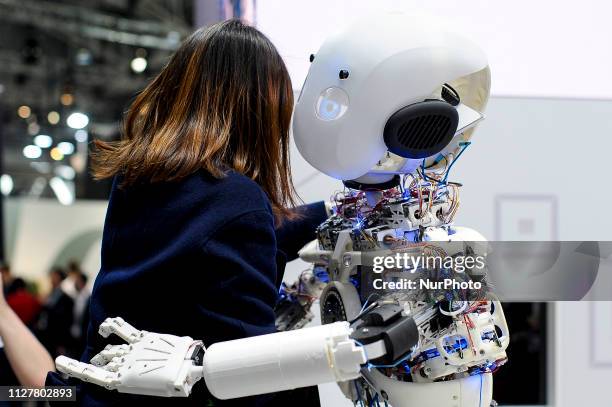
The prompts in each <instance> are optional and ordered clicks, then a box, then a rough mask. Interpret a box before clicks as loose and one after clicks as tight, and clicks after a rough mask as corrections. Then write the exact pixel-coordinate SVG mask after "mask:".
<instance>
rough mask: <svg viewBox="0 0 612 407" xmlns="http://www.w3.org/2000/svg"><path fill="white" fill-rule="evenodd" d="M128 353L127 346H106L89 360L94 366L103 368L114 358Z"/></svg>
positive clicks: (128, 348)
mask: <svg viewBox="0 0 612 407" xmlns="http://www.w3.org/2000/svg"><path fill="white" fill-rule="evenodd" d="M129 351H130V347H129V346H128V345H106V348H104V350H103V351H102V352H100V353H98V354H97V355H96V356H94V357H93V358H91V364H92V365H94V366H104V365H105V364H107V363H108V362H110V361H111V360H112V359H113V358H114V357H118V356H123V355H125V354H127V353H128V352H129Z"/></svg>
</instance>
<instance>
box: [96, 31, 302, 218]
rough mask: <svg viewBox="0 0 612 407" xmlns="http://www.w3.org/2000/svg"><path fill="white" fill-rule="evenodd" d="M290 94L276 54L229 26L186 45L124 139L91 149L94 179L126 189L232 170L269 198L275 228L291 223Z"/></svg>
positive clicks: (131, 116) (133, 111) (255, 34)
mask: <svg viewBox="0 0 612 407" xmlns="http://www.w3.org/2000/svg"><path fill="white" fill-rule="evenodd" d="M292 109H293V90H292V87H291V80H290V78H289V74H288V73H287V69H286V67H285V64H284V63H283V60H282V59H281V57H280V55H279V54H278V52H277V50H276V48H275V47H274V45H273V44H272V43H271V42H270V41H269V40H268V39H267V38H266V37H265V36H264V35H263V34H262V33H261V32H259V31H258V30H257V29H255V28H253V27H249V26H247V25H244V24H242V23H241V22H240V21H237V20H229V21H225V22H222V23H218V24H215V25H213V26H211V27H209V28H207V29H199V30H197V31H196V32H194V33H193V34H192V35H191V36H189V38H187V39H186V40H185V41H184V42H183V44H182V45H181V47H180V48H179V49H178V50H177V51H176V53H175V54H174V55H173V56H172V58H171V60H170V62H169V63H168V64H167V65H166V66H165V67H164V68H163V70H162V71H161V72H160V74H159V75H158V76H157V77H156V78H155V79H153V81H152V82H151V83H150V84H149V85H148V86H147V87H146V88H145V89H144V90H143V91H142V92H141V93H140V94H139V95H138V96H137V97H136V99H135V100H134V102H133V103H132V105H131V106H130V108H129V110H128V111H127V113H126V116H125V119H124V122H123V131H122V138H121V140H120V141H117V142H104V141H101V140H96V141H95V149H94V152H93V153H92V159H93V165H92V168H93V174H94V177H95V178H96V179H103V178H109V177H113V176H116V175H120V176H121V179H122V184H121V185H122V186H129V185H132V184H134V183H136V182H142V181H144V182H159V181H173V180H179V179H181V178H184V177H186V176H188V175H190V174H193V173H194V172H196V171H198V170H200V169H204V170H206V171H207V172H208V173H210V174H211V175H213V176H214V177H217V178H220V177H223V176H224V174H225V173H226V171H228V170H234V171H237V172H239V173H241V174H244V175H246V176H247V177H249V178H251V179H252V180H254V181H255V182H257V183H258V184H259V185H260V186H261V188H262V189H263V190H264V191H265V192H266V193H267V195H268V198H269V199H270V201H271V204H272V208H273V210H274V213H275V215H276V218H277V221H280V220H282V218H283V217H286V216H290V211H289V208H290V207H291V206H293V205H294V204H295V200H296V198H295V196H296V195H295V189H294V187H293V184H292V181H291V172H290V165H289V126H290V122H291V112H292Z"/></svg>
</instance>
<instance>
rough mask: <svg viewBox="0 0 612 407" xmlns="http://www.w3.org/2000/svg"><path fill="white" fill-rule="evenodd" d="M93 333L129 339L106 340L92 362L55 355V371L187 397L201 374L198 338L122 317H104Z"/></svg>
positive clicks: (123, 388) (127, 389) (124, 389)
mask: <svg viewBox="0 0 612 407" xmlns="http://www.w3.org/2000/svg"><path fill="white" fill-rule="evenodd" d="M98 332H99V333H100V335H102V336H103V337H105V338H106V337H108V336H110V335H111V334H116V335H117V336H119V337H120V338H122V339H123V340H125V341H126V342H127V343H128V344H124V345H108V346H107V347H106V348H105V349H104V350H103V351H102V352H100V353H98V354H97V355H96V356H94V357H93V358H92V359H91V363H92V364H87V363H82V362H79V361H77V360H74V359H70V358H67V357H65V356H59V357H58V358H57V359H56V360H55V364H56V366H57V370H59V371H60V372H62V373H65V374H67V375H68V376H71V377H75V378H77V379H79V380H83V381H85V382H91V383H94V384H97V385H99V386H103V387H106V388H107V389H109V390H117V391H118V392H120V393H133V394H144V395H149V396H161V397H187V396H189V394H190V393H191V389H192V387H193V385H194V384H195V383H196V382H197V381H198V380H200V379H201V378H202V376H203V368H202V357H203V354H204V346H203V345H202V342H201V341H196V340H193V339H192V338H190V337H188V336H182V337H179V336H174V335H166V334H157V333H153V332H147V331H139V330H137V329H136V328H134V327H133V326H131V325H130V324H128V323H127V322H125V321H124V320H123V319H122V318H108V319H106V320H105V321H104V322H103V323H102V324H101V325H100V329H99V331H98Z"/></svg>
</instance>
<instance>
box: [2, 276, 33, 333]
mask: <svg viewBox="0 0 612 407" xmlns="http://www.w3.org/2000/svg"><path fill="white" fill-rule="evenodd" d="M5 298H6V302H7V303H8V305H9V306H10V307H11V309H12V310H13V311H15V313H16V314H17V316H19V318H20V319H21V321H22V322H23V323H24V324H26V325H27V326H29V327H32V326H33V324H34V322H35V321H36V320H37V319H38V316H39V313H40V310H41V304H40V301H38V299H37V298H36V296H35V295H34V294H33V293H31V292H30V290H29V289H28V287H27V284H26V282H25V281H24V280H23V279H22V278H15V279H14V280H13V283H12V285H11V292H10V293H9V294H8V295H6V297H5Z"/></svg>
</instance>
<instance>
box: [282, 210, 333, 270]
mask: <svg viewBox="0 0 612 407" xmlns="http://www.w3.org/2000/svg"><path fill="white" fill-rule="evenodd" d="M294 211H295V212H297V213H298V215H299V216H298V218H297V219H295V220H288V221H285V222H284V223H282V224H281V225H280V227H279V228H278V229H276V239H277V244H278V249H279V250H280V251H281V252H282V253H283V254H284V255H285V257H286V259H285V260H286V261H288V262H289V261H292V260H295V259H297V257H298V251H299V250H300V249H301V248H302V247H304V245H305V244H306V243H308V242H310V241H311V240H313V239H315V238H316V229H317V226H319V225H320V224H321V223H323V222H324V221H325V220H326V219H327V217H328V216H329V214H328V212H327V209H326V207H325V203H324V202H323V201H320V202H315V203H311V204H308V205H302V206H298V207H297V208H295V209H294ZM281 277H282V276H281Z"/></svg>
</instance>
